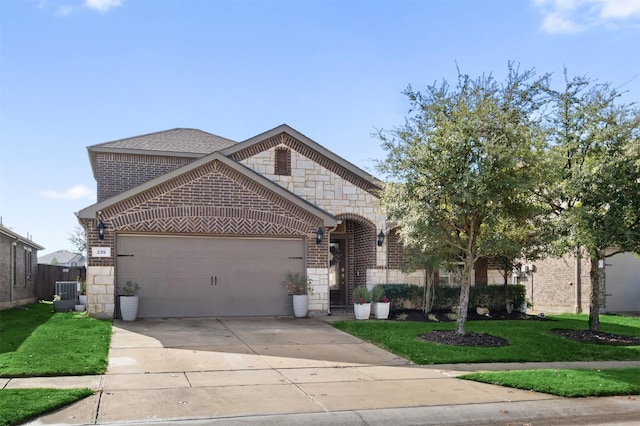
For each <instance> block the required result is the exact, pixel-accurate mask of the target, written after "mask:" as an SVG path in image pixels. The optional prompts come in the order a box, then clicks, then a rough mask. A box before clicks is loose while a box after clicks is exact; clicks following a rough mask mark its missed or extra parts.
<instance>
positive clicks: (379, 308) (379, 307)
mask: <svg viewBox="0 0 640 426" xmlns="http://www.w3.org/2000/svg"><path fill="white" fill-rule="evenodd" d="M390 306H391V303H389V302H376V303H374V304H373V316H374V317H375V318H376V319H387V318H389V307H390Z"/></svg>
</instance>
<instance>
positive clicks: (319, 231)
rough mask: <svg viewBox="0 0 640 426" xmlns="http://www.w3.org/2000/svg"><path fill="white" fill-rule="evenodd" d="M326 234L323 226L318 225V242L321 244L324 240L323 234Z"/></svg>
mask: <svg viewBox="0 0 640 426" xmlns="http://www.w3.org/2000/svg"><path fill="white" fill-rule="evenodd" d="M323 235H324V231H323V230H322V227H321V226H320V227H318V230H317V231H316V244H320V243H321V242H322V236H323Z"/></svg>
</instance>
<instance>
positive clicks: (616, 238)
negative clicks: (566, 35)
mask: <svg viewBox="0 0 640 426" xmlns="http://www.w3.org/2000/svg"><path fill="white" fill-rule="evenodd" d="M565 82H566V85H565V88H564V90H563V91H550V92H549V93H550V96H551V100H552V101H553V106H554V109H553V111H552V114H551V115H550V121H549V128H550V135H551V139H550V141H549V143H550V148H549V150H548V152H547V156H546V159H545V160H544V161H543V162H541V166H542V168H543V170H544V173H541V175H542V176H545V178H546V182H545V183H544V185H543V187H542V188H541V189H540V190H539V191H538V194H539V196H540V197H541V198H542V199H544V200H545V202H546V203H547V205H548V206H549V209H550V215H549V218H550V223H551V225H552V226H553V228H554V231H555V237H556V238H555V251H556V253H558V254H564V253H580V251H581V250H584V251H586V253H587V254H588V255H589V257H590V258H591V271H590V277H591V295H590V304H589V329H590V330H593V331H599V328H600V322H599V314H600V297H601V282H600V276H601V274H600V271H599V268H598V266H599V265H598V263H599V261H600V260H601V259H603V258H604V257H607V256H611V255H613V254H616V253H619V252H621V251H635V252H640V111H638V109H637V108H635V107H634V106H633V105H628V104H619V103H617V101H618V99H619V97H620V93H618V92H617V91H616V90H615V89H612V88H611V87H610V85H609V84H596V83H594V82H592V81H590V80H589V79H587V78H584V77H575V78H573V79H569V78H568V77H567V73H566V71H565ZM609 248H611V249H613V250H612V251H610V252H609V253H606V252H605V251H606V250H607V249H609Z"/></svg>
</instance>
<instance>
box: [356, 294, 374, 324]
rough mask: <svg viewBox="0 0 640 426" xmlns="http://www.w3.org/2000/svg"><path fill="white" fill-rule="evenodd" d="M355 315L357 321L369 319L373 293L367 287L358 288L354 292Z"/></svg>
mask: <svg viewBox="0 0 640 426" xmlns="http://www.w3.org/2000/svg"><path fill="white" fill-rule="evenodd" d="M353 313H354V314H355V316H356V319H357V320H363V319H369V316H370V315H371V292H370V291H369V290H368V289H367V288H366V287H356V288H355V289H354V290H353Z"/></svg>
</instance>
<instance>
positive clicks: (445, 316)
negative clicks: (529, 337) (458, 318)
mask: <svg viewBox="0 0 640 426" xmlns="http://www.w3.org/2000/svg"><path fill="white" fill-rule="evenodd" d="M450 314H451V312H450V311H434V312H430V313H428V314H427V313H425V312H423V311H421V310H404V311H401V312H398V313H395V314H394V315H392V316H390V319H394V320H403V321H425V322H453V321H455V319H452V318H451V317H450V316H449V315H450ZM467 320H468V321H500V320H525V321H527V320H529V321H553V320H552V319H549V318H545V317H544V316H538V315H528V314H525V313H522V312H517V311H513V312H511V313H507V312H492V313H490V314H489V315H479V314H478V313H476V312H472V311H470V312H469V314H468V315H467ZM552 331H553V332H554V333H556V334H558V335H560V336H562V337H564V338H565V339H571V340H576V341H578V342H583V343H599V344H604V345H616V346H640V337H635V336H620V335H616V334H610V333H603V332H599V331H591V330H562V329H554V330H552ZM418 339H420V340H424V341H427V342H431V343H438V344H441V345H454V346H483V347H495V346H509V341H508V340H506V339H503V338H502V337H498V336H492V335H490V334H486V333H471V332H467V333H465V334H458V333H456V332H455V330H435V331H431V332H429V333H423V334H421V335H419V336H418Z"/></svg>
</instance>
